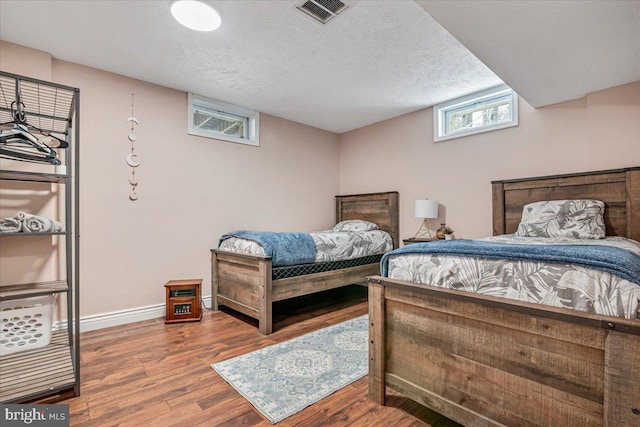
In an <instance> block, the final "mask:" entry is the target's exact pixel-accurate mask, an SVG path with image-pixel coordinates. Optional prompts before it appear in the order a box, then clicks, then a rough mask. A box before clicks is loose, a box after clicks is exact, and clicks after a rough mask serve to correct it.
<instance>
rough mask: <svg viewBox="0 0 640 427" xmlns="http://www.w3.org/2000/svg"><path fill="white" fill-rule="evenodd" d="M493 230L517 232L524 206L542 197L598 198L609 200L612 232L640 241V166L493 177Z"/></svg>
mask: <svg viewBox="0 0 640 427" xmlns="http://www.w3.org/2000/svg"><path fill="white" fill-rule="evenodd" d="M491 185H492V187H493V234H494V235H498V234H508V233H514V232H515V231H516V230H517V228H518V224H519V223H520V218H521V216H522V208H523V207H524V205H526V204H527V203H532V202H539V201H542V200H564V199H596V200H601V201H603V202H604V204H605V212H604V221H605V225H606V226H607V235H608V236H623V237H628V238H631V239H634V240H638V241H640V166H638V167H632V168H624V169H613V170H605V171H597V172H584V173H573V174H567V175H553V176H542V177H537V178H523V179H509V180H503V181H492V182H491Z"/></svg>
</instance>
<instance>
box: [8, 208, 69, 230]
mask: <svg viewBox="0 0 640 427" xmlns="http://www.w3.org/2000/svg"><path fill="white" fill-rule="evenodd" d="M14 218H15V219H19V220H21V222H22V231H24V232H25V233H44V232H49V231H52V232H55V231H62V224H61V223H59V222H58V221H55V220H53V219H49V218H45V217H43V216H38V215H31V214H28V213H26V212H18V213H16V215H15V216H14Z"/></svg>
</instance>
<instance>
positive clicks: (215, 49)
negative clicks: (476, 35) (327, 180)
mask: <svg viewBox="0 0 640 427" xmlns="http://www.w3.org/2000/svg"><path fill="white" fill-rule="evenodd" d="M211 3H213V4H214V5H216V7H217V8H218V9H219V10H220V11H221V13H222V19H223V23H222V27H221V28H220V29H219V30H217V31H215V32H212V33H197V32H194V31H190V30H188V29H186V28H184V27H182V26H180V25H179V24H178V23H177V22H176V21H175V20H174V19H173V18H172V17H171V15H170V13H169V1H168V0H167V1H149V0H143V1H120V0H117V1H105V0H100V1H60V0H58V1H45V0H41V1H6V0H2V1H0V38H1V39H2V40H5V41H8V42H12V43H16V44H19V45H23V46H28V47H31V48H35V49H39V50H42V51H45V52H48V53H50V54H51V55H52V56H53V57H54V58H58V59H61V60H65V61H70V62H75V63H79V64H83V65H87V66H91V67H95V68H99V69H102V70H106V71H111V72H114V73H118V74H123V75H125V76H129V77H133V78H137V79H141V80H145V81H148V82H152V83H156V84H159V85H163V86H167V87H171V88H175V89H179V90H183V91H190V92H195V93H198V94H201V95H205V96H208V97H211V98H214V99H218V100H221V101H226V102H230V103H234V104H238V105H240V106H244V107H248V108H252V109H257V110H259V111H263V112H266V113H269V114H272V115H276V116H280V117H283V118H286V119H289V120H293V121H297V122H301V123H305V124H308V125H311V126H315V127H318V128H322V129H327V130H330V131H333V132H337V133H341V132H345V131H348V130H351V129H355V128H359V127H362V126H365V125H368V124H371V123H375V122H378V121H381V120H384V119H388V118H391V117H395V116H398V115H401V114H405V113H408V112H411V111H415V110H418V109H420V108H424V107H426V106H430V105H433V104H434V103H438V102H441V101H445V100H447V99H450V98H452V97H456V96H460V95H463V94H467V93H470V92H474V91H477V90H481V89H485V88H487V87H491V86H494V85H497V84H500V83H501V80H500V79H499V78H498V77H497V76H496V75H495V74H494V73H493V72H491V71H490V70H489V69H488V68H487V67H486V66H484V65H483V64H482V63H481V62H480V61H479V60H478V59H477V58H476V57H475V56H473V55H472V54H471V53H470V52H469V51H468V50H467V49H466V48H464V47H463V46H462V45H461V44H460V43H459V42H458V41H457V40H456V39H454V38H453V37H452V36H451V35H450V34H449V33H448V32H447V31H445V30H444V29H443V28H442V27H441V26H440V25H439V24H438V23H436V22H435V21H434V20H433V19H432V18H431V17H430V16H429V15H428V14H427V13H426V12H425V11H424V10H423V9H422V8H421V7H420V6H418V5H417V4H416V3H415V2H414V1H410V0H400V1H398V0H392V1H381V0H375V1H365V0H360V1H357V2H352V3H351V4H352V7H351V8H350V9H348V10H347V11H345V12H344V13H343V14H341V15H339V16H338V17H336V18H335V19H333V20H332V21H330V22H329V23H328V24H327V25H325V26H323V25H321V24H320V23H317V22H315V21H314V20H312V19H311V18H309V17H308V16H306V15H304V14H302V13H301V12H299V11H297V10H296V9H295V6H296V4H298V3H299V2H298V1H272V0H263V1H211Z"/></svg>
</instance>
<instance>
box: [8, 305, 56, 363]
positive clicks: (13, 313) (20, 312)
mask: <svg viewBox="0 0 640 427" xmlns="http://www.w3.org/2000/svg"><path fill="white" fill-rule="evenodd" d="M54 304H55V295H54V294H49V295H44V296H40V297H32V298H22V299H15V300H9V301H0V356H3V355H7V354H11V353H15V352H18V351H24V350H31V349H34V348H38V347H44V346H46V345H48V344H49V342H50V341H51V325H52V323H53V305H54Z"/></svg>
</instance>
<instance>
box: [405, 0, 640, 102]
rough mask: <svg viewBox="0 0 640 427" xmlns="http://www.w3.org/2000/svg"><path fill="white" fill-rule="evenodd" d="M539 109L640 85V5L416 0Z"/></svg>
mask: <svg viewBox="0 0 640 427" xmlns="http://www.w3.org/2000/svg"><path fill="white" fill-rule="evenodd" d="M418 3H419V4H420V5H421V6H422V7H423V8H424V9H425V10H426V11H427V12H429V13H430V14H431V15H432V16H433V17H434V18H435V19H436V20H438V22H439V23H440V24H442V25H443V26H444V27H445V28H446V29H447V30H448V31H449V32H451V34H453V35H454V36H455V37H456V38H457V39H458V40H460V41H461V42H462V43H463V44H464V45H465V46H466V47H467V48H469V49H470V50H471V51H472V52H473V53H474V54H475V55H476V56H477V57H478V58H480V59H481V60H482V61H483V62H484V63H485V64H487V65H488V66H489V67H490V68H491V69H492V70H493V71H494V72H495V73H496V74H498V75H499V76H500V77H501V78H502V79H503V80H504V81H505V82H506V83H507V84H508V85H510V86H511V87H513V88H514V89H515V90H516V91H517V92H518V94H519V95H520V96H522V97H523V98H524V99H526V100H527V102H528V103H529V104H531V105H533V106H534V107H541V106H543V105H549V104H555V103H557V102H561V101H566V100H569V99H576V98H581V97H583V96H585V95H586V94H587V93H590V92H595V91H597V90H602V89H606V88H609V87H613V86H618V85H621V84H625V83H630V82H634V81H640V1H638V0H616V1H558V0H552V1H549V0H546V1H543V0H537V1H496V0H493V1H487V0H483V1H476V0H466V1H460V0H459V1H447V2H443V1H418Z"/></svg>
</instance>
